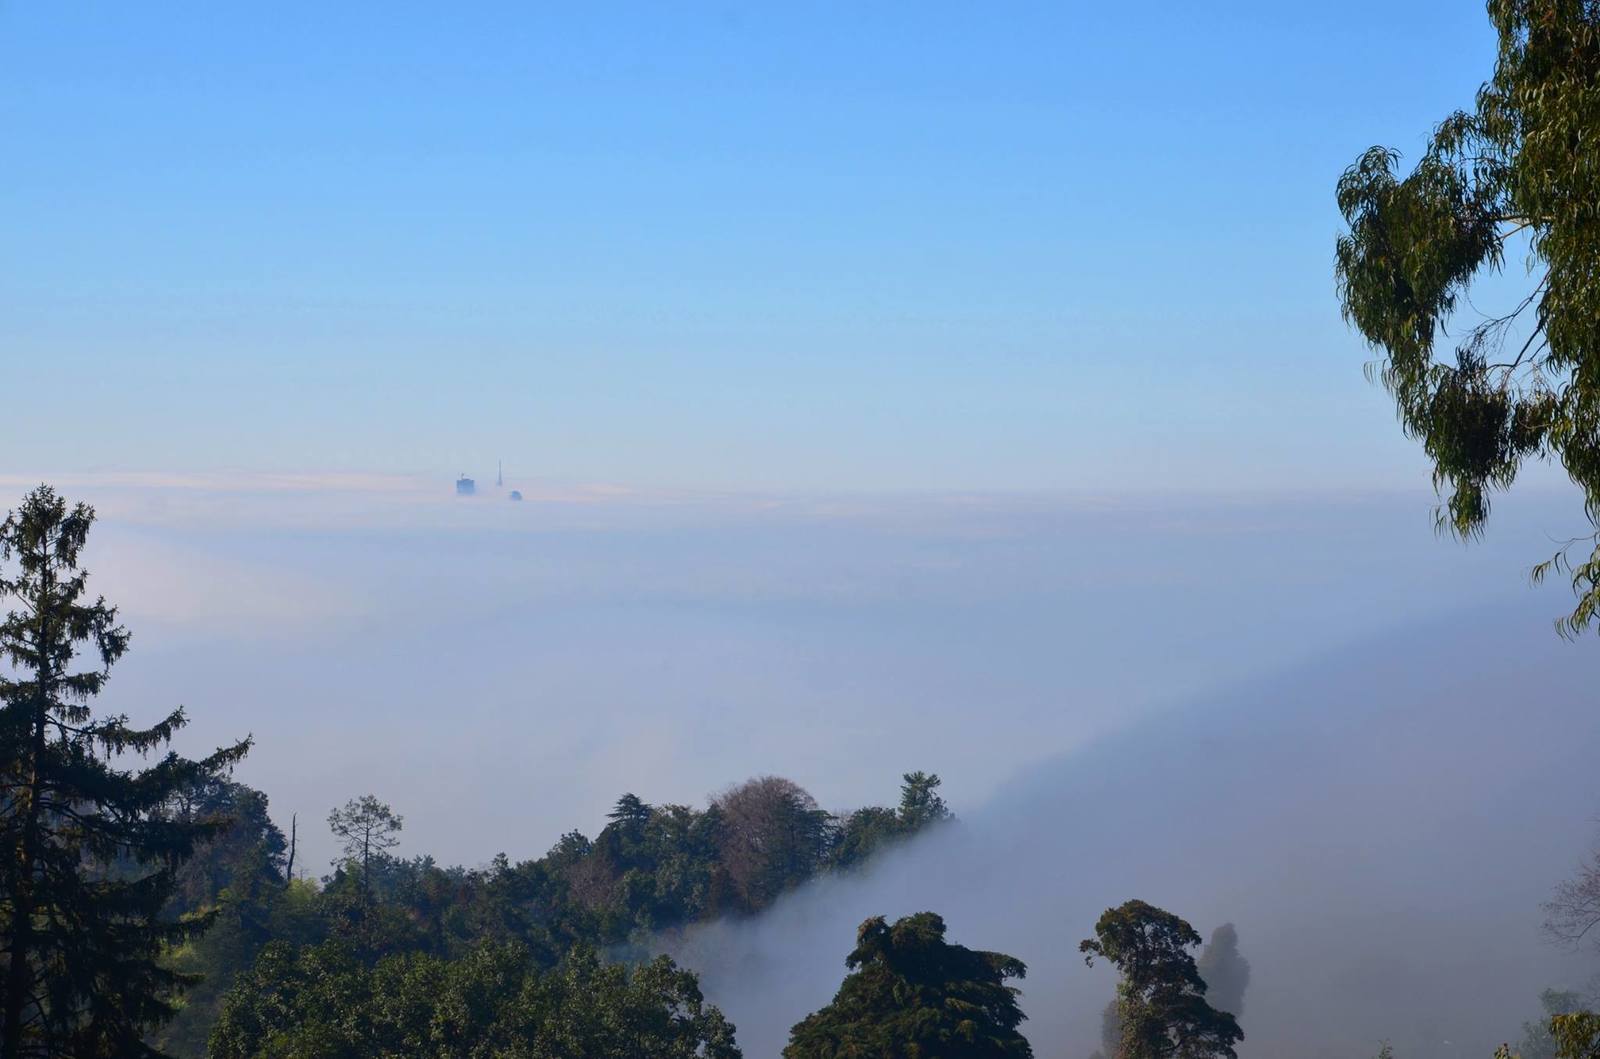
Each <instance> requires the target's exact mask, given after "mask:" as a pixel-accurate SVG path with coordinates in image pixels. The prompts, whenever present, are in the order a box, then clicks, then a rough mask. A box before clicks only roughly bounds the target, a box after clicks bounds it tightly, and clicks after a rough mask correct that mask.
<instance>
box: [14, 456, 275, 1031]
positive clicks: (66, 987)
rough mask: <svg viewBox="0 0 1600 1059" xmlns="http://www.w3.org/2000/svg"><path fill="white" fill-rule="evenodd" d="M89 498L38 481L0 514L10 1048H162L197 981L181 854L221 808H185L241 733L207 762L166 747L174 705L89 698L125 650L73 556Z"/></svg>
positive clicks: (107, 608) (226, 761) (175, 726)
mask: <svg viewBox="0 0 1600 1059" xmlns="http://www.w3.org/2000/svg"><path fill="white" fill-rule="evenodd" d="M93 522H94V511H93V509H91V508H89V507H88V506H86V505H84V504H77V505H74V506H70V507H69V506H68V504H67V502H66V501H65V500H64V499H63V498H62V497H60V496H59V495H57V494H56V493H55V492H54V490H52V489H50V488H49V487H47V486H40V487H39V488H38V489H35V490H34V491H33V492H31V493H29V494H28V496H27V497H26V498H25V499H24V500H23V502H22V505H21V507H20V508H18V509H17V510H16V511H14V512H12V513H11V514H10V515H9V516H8V517H7V518H6V520H5V521H4V523H3V524H0V560H3V561H4V562H5V564H6V565H5V568H4V570H3V571H0V599H4V600H7V601H10V602H13V603H15V604H16V606H17V609H14V610H12V611H10V612H9V613H8V614H7V615H6V616H5V618H4V619H3V620H0V658H3V659H4V661H5V663H6V664H7V667H8V671H7V672H4V673H0V1057H3V1059H22V1057H24V1056H29V1057H35V1056H37V1057H46V1056H72V1057H74V1059H92V1057H96V1056H140V1055H152V1054H157V1053H155V1052H154V1051H153V1050H152V1049H151V1048H149V1047H148V1046H147V1045H146V1044H145V1042H144V1037H145V1034H146V1033H147V1032H148V1031H149V1030H151V1029H153V1028H154V1027H156V1026H159V1025H160V1024H161V1023H163V1022H165V1021H166V1020H168V1019H170V1018H171V1016H172V1014H173V1012H174V1010H175V1008H174V1003H175V1001H176V1000H177V998H178V996H179V994H180V993H181V992H182V990H183V988H184V987H185V986H186V985H188V984H190V982H191V979H190V978H189V977H188V976H187V975H184V974H182V973H181V972H179V971H177V970H174V969H173V968H172V967H170V966H168V965H167V964H166V963H165V962H164V960H163V959H162V957H163V956H164V954H165V952H166V950H167V949H168V947H169V946H172V945H175V944H179V943H181V942H183V941H184V940H186V939H189V938H192V937H194V936H195V935H196V934H198V933H199V932H200V931H201V930H203V929H204V927H205V926H206V925H207V922H208V917H206V916H204V915H191V916H181V915H174V914H171V910H170V909H169V907H168V906H169V902H171V900H172V899H173V898H174V896H175V893H176V888H177V879H178V872H179V869H180V868H181V867H182V865H183V864H184V862H185V861H187V860H188V859H189V858H190V856H191V855H192V854H193V853H194V851H195V848H196V845H197V843H200V842H202V841H203V840H205V839H207V838H209V837H212V836H215V835H216V834H218V833H219V832H220V831H221V830H223V829H224V828H225V827H226V824H227V822H226V820H225V819H223V818H220V817H217V816H213V815H197V814H194V813H186V812H179V811H174V807H175V806H176V804H177V803H178V802H179V801H181V800H182V799H183V798H184V797H185V796H186V795H187V794H188V793H189V792H192V791H194V790H197V789H199V788H201V787H203V786H205V785H207V784H211V783H216V782H218V781H219V780H220V778H221V777H222V776H223V775H224V774H225V773H226V771H227V770H228V768H229V767H230V766H232V765H233V763H234V762H236V761H238V760H239V759H240V758H242V757H243V756H244V755H245V753H246V751H247V750H248V749H249V745H250V744H249V740H244V741H241V742H238V743H235V744H233V745H232V746H229V747H224V748H222V749H220V750H217V751H216V752H215V753H214V754H212V755H210V756H209V757H207V758H204V759H201V760H199V761H194V760H190V759H188V758H184V757H181V756H179V755H178V754H177V753H175V752H172V751H170V750H169V751H167V752H166V753H165V754H163V755H162V756H161V757H160V758H159V759H158V760H157V761H156V762H155V763H154V764H152V765H150V766H149V767H146V768H140V767H137V765H138V759H140V758H142V757H145V756H147V755H149V754H151V753H154V752H156V751H159V750H161V749H162V748H164V747H167V746H169V745H170V744H171V742H172V740H173V737H174V736H175V735H176V734H177V732H178V731H179V730H180V729H181V728H182V727H183V726H184V724H185V723H186V718H185V716H184V713H183V711H182V710H181V709H178V710H174V711H172V712H171V713H169V714H168V715H167V716H166V717H164V718H162V719H161V720H159V721H157V722H156V723H155V724H153V725H151V726H150V727H148V728H140V727H136V726H134V725H133V724H132V723H131V722H130V721H129V719H128V718H127V717H124V716H110V717H102V718H97V717H95V716H94V713H93V711H92V709H91V708H90V706H89V702H90V700H91V699H92V698H93V697H94V696H95V695H97V694H99V692H100V691H101V690H102V688H104V686H105V684H106V680H107V678H108V676H109V673H110V670H111V667H112V666H113V665H114V664H115V663H116V662H117V660H118V659H120V658H121V657H122V656H123V654H124V653H125V652H126V651H127V649H128V640H129V635H128V631H127V630H126V629H125V628H123V626H121V625H120V624H118V623H117V611H116V608H115V607H113V606H111V605H109V604H107V603H106V601H105V600H104V599H103V598H93V599H91V597H90V596H89V595H88V572H87V571H86V570H84V569H83V568H82V567H81V565H80V563H79V557H80V553H81V552H82V550H83V547H84V545H85V543H86V542H87V540H88V536H89V529H90V526H91V525H92V524H93Z"/></svg>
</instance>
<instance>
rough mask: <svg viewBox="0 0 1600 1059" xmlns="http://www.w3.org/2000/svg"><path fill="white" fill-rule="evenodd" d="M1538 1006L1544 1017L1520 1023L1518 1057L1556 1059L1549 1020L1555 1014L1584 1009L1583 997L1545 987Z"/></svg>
mask: <svg viewBox="0 0 1600 1059" xmlns="http://www.w3.org/2000/svg"><path fill="white" fill-rule="evenodd" d="M1539 1006H1540V1008H1541V1009H1543V1012H1544V1017H1543V1018H1540V1019H1538V1020H1535V1021H1533V1022H1524V1023H1523V1024H1522V1043H1521V1045H1520V1046H1519V1047H1518V1049H1517V1055H1518V1056H1519V1059H1557V1055H1556V1038H1555V1034H1554V1032H1553V1031H1552V1030H1551V1026H1550V1023H1551V1020H1552V1019H1553V1018H1555V1017H1556V1016H1557V1015H1574V1014H1577V1013H1579V1012H1581V1011H1584V1010H1585V1008H1584V1003H1583V997H1581V996H1579V995H1578V994H1577V993H1572V992H1568V991H1565V990H1560V989H1546V990H1545V991H1544V992H1542V993H1540V994H1539Z"/></svg>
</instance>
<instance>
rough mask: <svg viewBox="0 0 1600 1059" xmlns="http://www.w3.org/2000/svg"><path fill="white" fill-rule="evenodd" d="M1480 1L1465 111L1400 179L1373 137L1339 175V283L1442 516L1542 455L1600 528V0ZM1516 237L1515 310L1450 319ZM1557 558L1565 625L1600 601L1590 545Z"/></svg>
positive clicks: (1583, 624)
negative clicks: (1439, 500) (1478, 37)
mask: <svg viewBox="0 0 1600 1059" xmlns="http://www.w3.org/2000/svg"><path fill="white" fill-rule="evenodd" d="M1488 9H1489V17H1490V20H1491V21H1492V22H1493V24H1494V26H1495V30H1496V32H1497V33H1498V35H1499V54H1498V58H1497V59H1496V62H1495V67H1494V74H1493V76H1492V77H1491V78H1490V79H1489V80H1488V81H1487V82H1486V83H1485V84H1484V85H1483V86H1482V88H1480V89H1479V91H1478V98H1477V105H1476V107H1475V108H1474V109H1473V110H1472V111H1470V112H1467V111H1461V112H1457V113H1455V114H1452V115H1450V116H1449V117H1447V118H1445V120H1444V121H1443V122H1441V123H1440V125H1439V126H1438V128H1437V129H1436V130H1435V131H1434V134H1433V137H1432V139H1431V141H1430V143H1429V145H1428V148H1427V150H1426V152H1425V153H1424V154H1423V156H1422V158H1421V160H1420V161H1419V162H1418V163H1417V165H1416V167H1415V168H1414V169H1413V170H1412V171H1411V172H1410V173H1409V174H1408V175H1406V176H1403V177H1402V176H1399V175H1398V173H1397V166H1398V164H1399V156H1398V154H1396V153H1395V152H1394V151H1392V150H1389V149H1387V148H1382V147H1374V148H1371V149H1370V150H1368V151H1367V152H1366V153H1365V154H1364V155H1362V156H1361V158H1360V159H1359V160H1357V162H1356V163H1355V164H1354V165H1352V166H1351V167H1350V168H1349V169H1347V170H1346V171H1345V173H1344V175H1343V177H1342V178H1341V179H1340V181H1339V188H1338V199H1339V209H1340V211H1341V212H1342V213H1343V214H1344V217H1345V220H1346V222H1347V223H1348V225H1349V231H1348V232H1347V233H1346V234H1345V235H1343V236H1341V237H1340V239H1339V241H1338V249H1337V258H1338V264H1337V275H1338V285H1339V296H1340V299H1341V301H1342V303H1343V310H1344V315H1345V318H1346V319H1347V320H1348V321H1349V322H1350V323H1352V324H1353V325H1354V326H1355V327H1356V328H1357V329H1358V330H1360V332H1361V333H1362V335H1364V336H1365V337H1366V338H1367V340H1368V341H1370V342H1371V343H1372V344H1373V346H1374V347H1376V348H1377V349H1378V351H1379V352H1380V353H1381V360H1380V361H1379V362H1378V363H1377V364H1376V365H1374V367H1375V368H1376V370H1377V374H1378V376H1379V378H1381V380H1382V382H1383V384H1384V385H1385V386H1386V387H1387V388H1388V390H1389V391H1390V393H1392V394H1393V395H1394V399H1395V404H1396V407H1397V410H1398V412H1399V415H1400V421H1401V423H1402V425H1403V427H1404V429H1405V430H1406V432H1407V433H1408V434H1409V435H1410V436H1412V437H1414V438H1416V439H1417V440H1419V441H1420V442H1421V443H1422V446H1423V448H1424V450H1425V451H1426V452H1427V454H1428V456H1429V458H1430V459H1431V460H1432V461H1433V467H1434V472H1433V473H1434V484H1435V486H1436V487H1437V488H1438V489H1439V490H1440V492H1441V494H1442V495H1443V497H1444V503H1443V505H1442V506H1441V508H1440V518H1439V522H1440V525H1441V527H1442V528H1444V529H1446V530H1448V531H1450V532H1452V533H1454V534H1456V535H1458V536H1461V537H1464V538H1470V537H1473V536H1476V535H1477V534H1478V533H1479V532H1480V531H1481V530H1482V528H1483V525H1484V523H1485V521H1486V520H1487V518H1488V516H1489V507H1490V495H1491V494H1492V493H1493V492H1494V491H1495V490H1502V489H1506V488H1509V487H1510V485H1511V484H1512V482H1513V481H1514V480H1515V478H1516V476H1517V473H1518V471H1519V470H1520V469H1521V468H1522V466H1523V464H1524V463H1525V462H1526V461H1527V460H1529V459H1553V460H1558V461H1560V463H1561V465H1562V466H1563V467H1565V469H1566V471H1567V473H1568V474H1569V475H1570V476H1571V478H1572V480H1573V481H1574V482H1576V483H1577V484H1578V485H1579V486H1580V487H1581V488H1582V489H1583V491H1584V496H1585V506H1586V510H1587V514H1588V517H1589V521H1590V524H1591V527H1592V528H1594V529H1596V530H1597V531H1600V3H1595V2H1594V0H1490V3H1489V5H1488ZM1524 242H1525V245H1526V255H1525V259H1526V268H1527V276H1528V280H1527V283H1526V286H1525V287H1524V289H1523V290H1522V291H1521V292H1520V297H1519V298H1517V299H1516V300H1515V302H1514V304H1512V305H1511V306H1509V308H1508V311H1507V312H1506V313H1505V314H1504V315H1501V316H1485V315H1483V314H1481V313H1477V312H1476V311H1475V310H1472V311H1473V317H1472V319H1471V320H1470V321H1463V320H1461V319H1458V316H1459V315H1464V312H1461V310H1462V308H1463V305H1465V306H1466V307H1467V309H1468V310H1470V309H1471V303H1470V293H1471V289H1472V287H1473V285H1474V283H1475V282H1478V281H1481V280H1482V279H1483V278H1484V277H1485V276H1486V275H1489V274H1492V273H1495V272H1499V271H1501V270H1502V269H1503V268H1504V267H1505V264H1506V259H1507V251H1508V249H1512V250H1515V251H1517V252H1516V254H1515V256H1516V257H1517V258H1518V259H1521V258H1523V256H1524V255H1523V253H1522V252H1521V249H1522V247H1523V245H1524ZM1441 341H1442V342H1443V343H1444V345H1445V346H1446V348H1445V349H1439V348H1438V346H1439V344H1440V343H1441ZM1583 539H1585V540H1587V541H1589V543H1590V544H1591V546H1593V545H1595V544H1596V543H1597V542H1600V538H1596V537H1594V536H1592V535H1591V536H1586V537H1585V538H1583ZM1568 555H1569V552H1568V551H1567V550H1566V549H1563V551H1561V552H1560V553H1558V554H1557V555H1556V556H1555V557H1554V558H1552V559H1551V560H1550V561H1548V562H1546V563H1542V564H1540V566H1538V567H1536V568H1535V576H1536V577H1542V576H1544V574H1546V573H1548V572H1550V571H1551V570H1559V571H1561V572H1563V573H1566V574H1568V575H1569V576H1570V577H1571V579H1572V585H1573V589H1574V591H1575V592H1576V594H1577V597H1578V602H1577V605H1576V607H1575V609H1574V610H1573V612H1572V613H1571V614H1570V615H1568V616H1567V617H1566V618H1563V619H1562V620H1561V622H1559V623H1558V624H1559V627H1560V628H1561V630H1562V631H1563V632H1564V633H1567V634H1571V633H1576V632H1578V631H1580V630H1582V629H1585V628H1587V627H1589V626H1590V625H1592V624H1593V622H1594V619H1595V617H1596V613H1597V609H1600V548H1595V549H1594V550H1592V551H1591V553H1590V554H1589V555H1588V556H1587V557H1586V558H1583V557H1581V556H1580V558H1579V559H1578V561H1569V559H1568Z"/></svg>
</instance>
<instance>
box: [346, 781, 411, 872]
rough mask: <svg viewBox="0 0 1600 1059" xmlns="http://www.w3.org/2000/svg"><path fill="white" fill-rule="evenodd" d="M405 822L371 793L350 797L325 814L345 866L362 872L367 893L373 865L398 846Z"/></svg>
mask: <svg viewBox="0 0 1600 1059" xmlns="http://www.w3.org/2000/svg"><path fill="white" fill-rule="evenodd" d="M404 826H405V821H404V820H403V819H402V818H401V817H399V816H396V815H395V812H394V810H393V809H391V808H389V806H387V805H385V804H384V803H382V802H380V801H378V799H376V798H374V797H373V796H372V795H370V794H364V795H362V796H361V797H360V798H352V799H350V800H349V801H348V802H346V803H345V804H344V806H343V807H341V808H338V809H335V810H333V811H332V812H331V813H329V814H328V828H329V829H330V830H331V831H332V832H333V837H334V838H337V839H338V840H339V848H340V849H341V850H343V851H344V859H345V863H346V864H350V865H354V866H357V867H359V868H360V869H361V885H362V888H363V890H364V891H370V889H371V878H372V862H373V859H374V858H384V857H387V856H388V855H389V851H390V850H391V849H393V848H394V847H396V846H398V845H399V844H400V830H401V828H403V827H404Z"/></svg>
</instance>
